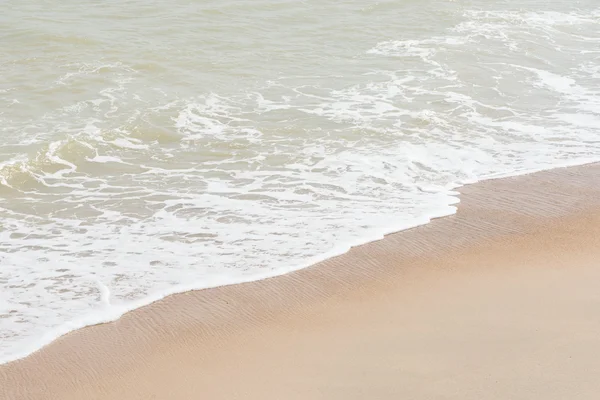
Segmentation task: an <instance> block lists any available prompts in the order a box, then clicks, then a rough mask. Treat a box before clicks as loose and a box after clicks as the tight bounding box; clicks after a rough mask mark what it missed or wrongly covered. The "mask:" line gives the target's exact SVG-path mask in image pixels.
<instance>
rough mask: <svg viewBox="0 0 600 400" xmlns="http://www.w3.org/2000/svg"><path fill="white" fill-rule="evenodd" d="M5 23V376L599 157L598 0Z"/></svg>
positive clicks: (1, 149)
mask: <svg viewBox="0 0 600 400" xmlns="http://www.w3.org/2000/svg"><path fill="white" fill-rule="evenodd" d="M0 11H2V12H1V13H0V362H7V361H10V360H13V359H16V358H19V357H23V356H25V355H27V354H29V353H31V352H32V351H35V350H36V349H38V348H40V347H41V346H43V345H45V344H47V343H49V342H50V341H52V340H53V339H55V338H57V337H58V336H60V335H62V334H64V333H66V332H69V331H71V330H73V329H77V328H79V327H83V326H86V325H90V324H95V323H99V322H103V321H110V320H114V319H116V318H118V317H119V316H120V315H122V314H123V313H124V312H126V311H127V310H131V309H134V308H136V307H140V306H142V305H144V304H148V303H149V302H151V301H154V300H157V299H159V298H161V297H164V296H165V295H168V294H171V293H175V292H181V291H185V290H191V289H200V288H207V287H212V286H217V285H224V284H233V283H237V282H244V281H250V280H255V279H261V278H264V277H268V276H274V275H278V274H283V273H286V272H289V271H292V270H295V269H298V268H302V267H306V266H308V265H310V264H313V263H315V262H316V261H319V260H322V259H324V258H327V257H330V256H332V255H336V254H340V253H343V252H345V251H347V250H348V249H349V248H350V247H351V246H354V245H357V244H361V243H365V242H368V241H371V240H376V239H379V238H381V237H382V236H383V235H384V234H386V233H390V232H393V231H398V230H402V229H405V228H408V227H412V226H415V225H419V224H424V223H427V222H428V221H429V220H430V219H431V218H433V217H439V216H444V215H449V214H452V213H453V212H455V206H454V205H455V203H456V202H457V201H458V200H457V198H456V192H454V191H453V189H455V188H457V187H458V186H460V185H462V184H465V183H469V182H475V181H477V180H481V179H488V178H493V177H498V176H506V175H514V174H521V173H526V172H531V171H535V170H541V169H548V168H553V167H557V166H563V165H572V164H581V163H586V162H591V161H597V160H600V3H598V1H597V0H588V1H575V2H566V1H559V0H545V1H541V0H535V1H534V0H519V1H517V0H502V1H500V0H456V1H441V0H438V1H422V0H419V1H417V0H383V1H378V2H372V1H364V0H361V1H359V0H337V1H313V0H305V1H291V0H256V1H239V0H219V1H215V0H186V1H181V0H173V1H170V2H165V1H158V0H144V1H141V0H128V1H116V0H105V1H101V2H100V1H95V2H81V1H73V0H62V1H57V0H29V1H19V0H4V1H3V2H2V4H0Z"/></svg>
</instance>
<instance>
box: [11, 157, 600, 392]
mask: <svg viewBox="0 0 600 400" xmlns="http://www.w3.org/2000/svg"><path fill="white" fill-rule="evenodd" d="M460 192H461V196H460V199H461V203H460V204H459V205H458V213H457V214H456V215H454V216H451V217H446V218H440V219H436V220H434V221H433V222H432V223H430V224H427V225H425V226H422V227H418V228H414V229H411V230H407V231H403V232H400V233H397V234H393V235H389V236H387V237H386V238H385V239H384V240H381V241H378V242H373V243H370V244H367V245H364V246H360V247H357V248H354V249H352V250H351V251H350V252H348V253H347V254H344V255H342V256H340V257H336V258H333V259H330V260H328V261H325V262H323V263H320V264H317V265H315V266H313V267H311V268H307V269H304V270H302V271H298V272H294V273H291V274H288V275H285V276H281V277H277V278H272V279H268V280H264V281H259V282H253V283H248V284H241V285H234V286H229V287H222V288H216V289H210V290H202V291H194V292H188V293H183V294H180V295H175V296H170V297H168V298H166V299H164V300H161V301H159V302H156V303H154V304H152V305H150V306H147V307H144V308H142V309H139V310H136V311H133V312H130V313H128V314H126V315H125V316H123V317H122V318H121V319H120V320H118V321H116V322H114V323H108V324H102V325H97V326H94V327H88V328H85V329H81V330H79V331H76V332H73V333H71V334H68V335H65V336H64V337H62V338H60V339H59V340H57V341H55V342H53V343H52V344H50V345H49V346H47V347H45V348H43V349H42V350H41V351H38V352H36V353H34V354H33V355H31V356H29V357H27V358H25V359H22V360H18V361H16V362H12V363H9V364H5V365H2V366H0V399H3V400H4V399H11V400H12V399H19V400H21V399H44V400H54V399H57V400H58V399H60V400H70V399H77V400H80V399H119V400H129V399H175V400H180V399H267V400H268V399H277V400H280V399H286V400H293V399H340V400H342V399H343V400H351V399H369V400H373V399H457V400H469V399H473V400H482V399H502V400H506V399H511V400H514V399H544V400H549V399H561V400H563V399H569V400H574V399H598V398H600V165H598V164H594V165H588V166H583V167H573V168H563V169H555V170H552V171H546V172H540V173H536V174H531V175H525V176H521V177H513V178H504V179H498V180H490V181H485V182H481V183H477V184H474V185H469V186H466V187H464V188H462V189H461V190H460ZM123 262H126V260H123Z"/></svg>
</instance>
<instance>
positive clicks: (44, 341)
mask: <svg viewBox="0 0 600 400" xmlns="http://www.w3.org/2000/svg"><path fill="white" fill-rule="evenodd" d="M597 162H600V157H597V158H591V159H587V160H578V161H571V162H564V163H561V164H559V165H555V166H552V167H550V168H540V169H529V170H521V171H511V172H504V173H498V174H493V175H488V176H485V177H481V178H480V179H477V180H473V181H469V182H463V183H461V184H458V183H456V184H452V185H450V187H451V189H450V190H448V191H447V192H446V194H447V195H449V196H451V197H452V198H453V199H455V201H454V202H452V203H449V204H448V206H450V207H451V209H452V211H451V212H449V213H444V214H439V215H434V214H431V215H424V216H422V217H421V218H420V219H419V220H418V221H416V223H414V224H411V225H405V226H389V227H386V228H382V229H381V231H380V232H379V234H378V235H373V236H371V237H364V238H362V240H360V241H357V242H355V243H345V244H342V243H340V244H339V245H338V246H336V247H335V248H334V249H332V250H331V251H329V252H327V253H325V254H322V255H320V256H317V257H312V258H311V259H310V260H309V261H307V262H306V263H303V264H300V265H296V266H292V267H289V268H287V269H284V268H282V269H275V270H273V271H270V273H262V274H256V275H253V276H251V277H245V278H244V279H238V280H236V281H235V282H231V281H229V282H228V281H226V279H211V280H210V281H208V282H203V283H199V282H198V283H193V284H186V285H174V286H172V287H171V288H169V290H165V291H161V292H154V293H151V294H150V295H149V296H146V297H144V298H141V299H138V300H135V301H131V302H129V303H127V304H118V305H111V304H110V291H109V289H108V288H106V287H104V288H103V292H102V300H103V302H104V307H103V308H100V309H97V310H94V311H95V313H94V315H92V316H88V317H86V318H79V319H76V320H73V321H69V322H66V323H64V324H62V325H60V326H59V327H58V328H56V329H52V330H50V331H48V332H47V333H46V334H45V335H44V336H43V337H41V338H40V339H39V340H37V341H35V342H32V343H31V344H30V346H28V347H27V348H26V349H24V350H23V351H21V352H17V353H14V354H9V355H7V356H5V357H2V358H0V365H4V364H7V363H10V362H13V361H17V360H20V359H23V358H25V357H28V356H30V355H31V354H33V353H35V352H37V351H39V350H42V349H43V348H44V347H45V346H47V345H49V344H51V343H52V342H54V341H55V340H57V339H59V338H61V337H62V336H64V335H66V334H68V333H71V332H73V331H76V330H79V329H82V328H86V327H89V326H93V325H99V324H105V323H111V322H114V321H116V320H118V319H119V318H121V317H122V316H123V315H125V314H126V313H128V312H131V311H135V310H136V309H139V308H142V307H145V306H148V305H150V304H152V303H155V302H157V301H159V300H162V299H164V298H165V297H168V296H171V295H175V294H179V293H184V292H189V291H195V290H205V289H212V288H216V287H222V286H230V285H237V284H242V283H249V282H255V281H259V280H264V279H269V278H275V277H277V276H281V275H285V274H288V273H291V272H294V271H298V270H301V269H304V268H308V267H312V266H314V265H316V264H318V263H320V262H323V261H325V260H327V259H330V258H333V257H337V256H340V255H342V254H344V253H347V252H348V251H349V250H350V249H351V248H353V247H357V246H361V245H365V244H368V243H371V242H375V241H378V240H382V239H383V238H384V237H385V236H387V235H390V234H394V233H398V232H402V231H405V230H409V229H412V228H416V227H418V226H422V225H425V224H428V223H429V222H431V221H432V220H434V219H437V218H443V217H447V216H450V215H454V214H456V212H457V207H456V206H455V205H456V204H458V203H459V202H460V198H459V195H460V192H459V191H456V190H455V189H459V188H461V187H463V186H465V185H472V184H477V183H479V182H482V181H489V180H495V179H503V178H510V177H516V176H521V175H528V174H533V173H537V172H541V171H548V170H552V169H558V168H568V167H575V166H582V165H588V164H593V163H597ZM108 307H110V308H108Z"/></svg>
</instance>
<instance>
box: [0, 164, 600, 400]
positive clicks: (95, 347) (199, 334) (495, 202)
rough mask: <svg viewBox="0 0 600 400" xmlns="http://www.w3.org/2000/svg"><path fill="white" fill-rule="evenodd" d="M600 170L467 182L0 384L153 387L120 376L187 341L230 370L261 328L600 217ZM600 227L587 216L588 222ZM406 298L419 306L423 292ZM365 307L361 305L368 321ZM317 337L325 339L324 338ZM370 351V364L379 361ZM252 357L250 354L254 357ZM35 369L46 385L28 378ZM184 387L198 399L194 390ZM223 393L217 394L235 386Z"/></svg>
mask: <svg viewBox="0 0 600 400" xmlns="http://www.w3.org/2000/svg"><path fill="white" fill-rule="evenodd" d="M597 176H600V165H599V164H590V165H585V166H578V167H568V168H558V169H553V170H548V171H543V172H537V173H534V174H530V175H519V176H516V177H509V178H494V179H491V180H486V181H481V182H478V183H475V184H472V185H467V186H463V187H461V188H460V189H458V191H459V192H460V193H461V195H460V201H461V202H460V204H459V205H458V213H457V214H454V215H451V216H449V217H445V218H437V219H435V220H433V221H431V222H430V223H428V224H425V225H421V226H418V227H415V228H410V229H407V230H403V231H400V232H398V233H394V234H391V235H388V236H386V237H385V238H384V239H382V240H379V241H374V242H370V243H367V244H365V245H361V246H358V247H354V248H352V249H351V250H350V251H349V252H347V253H344V254H342V255H340V256H336V257H333V258H330V259H327V260H325V261H323V262H320V263H318V264H316V265H314V266H312V267H308V268H305V269H300V270H297V271H295V272H291V273H288V274H285V275H280V276H277V277H274V278H267V279H264V280H259V281H254V282H251V283H242V284H235V285H228V286H221V287H217V288H213V289H203V290H199V291H191V292H183V293H181V294H176V295H172V296H168V297H166V298H164V299H162V300H159V301H157V302H154V303H152V304H150V305H148V306H144V307H142V308H138V309H135V310H133V311H130V312H128V313H126V314H125V315H123V316H122V317H121V318H120V319H118V320H117V321H115V322H110V323H106V324H100V325H94V326H90V327H87V328H83V329H79V330H76V331H73V332H70V333H68V334H66V335H64V336H62V337H60V338H58V339H57V340H55V341H53V342H52V343H50V344H49V345H47V346H45V347H44V348H42V349H41V350H39V351H37V352H35V353H33V354H31V355H30V356H28V357H26V358H23V359H20V360H16V361H13V362H9V363H7V364H3V365H0V388H7V389H5V390H7V392H6V394H3V393H2V392H1V390H3V389H0V395H5V397H6V398H7V399H12V398H15V399H16V398H19V399H21V398H27V399H29V398H31V399H36V398H44V399H54V398H57V399H58V398H61V399H63V398H64V399H69V398H78V397H77V396H80V397H79V398H125V399H128V398H145V397H135V396H134V395H133V394H134V393H136V392H135V391H134V392H131V391H130V392H127V388H126V387H120V386H119V384H117V383H118V382H120V383H121V385H122V384H123V379H124V378H123V375H127V376H128V377H131V376H133V377H134V379H130V380H129V381H130V382H133V383H130V386H132V387H138V389H139V388H140V387H141V386H139V385H140V384H141V382H145V383H146V384H151V383H152V382H148V381H147V379H148V378H144V377H147V376H152V375H153V374H155V373H157V372H158V371H159V370H160V368H159V366H162V367H161V368H165V366H168V365H171V366H173V365H178V363H175V364H173V362H174V360H173V357H172V356H173V355H174V354H181V352H184V354H185V352H187V351H190V353H191V354H196V355H198V354H202V355H203V356H202V357H200V358H199V361H196V362H192V361H193V360H188V361H187V362H181V364H185V368H184V366H182V367H181V370H179V374H180V375H183V376H185V375H186V373H187V374H189V373H190V371H192V370H193V367H196V368H197V367H199V365H200V364H202V363H201V362H200V361H203V362H206V364H204V367H205V368H202V370H203V371H205V370H206V368H209V369H211V368H212V367H215V370H219V368H217V367H218V365H219V363H220V362H221V361H218V360H219V359H221V358H224V359H227V358H228V357H229V359H231V357H232V351H233V349H235V350H237V351H238V353H237V354H239V353H243V354H245V353H246V350H244V349H243V348H242V349H240V346H241V347H244V346H242V344H245V345H248V346H249V347H250V348H252V347H253V346H256V343H259V342H260V340H258V339H257V338H258V336H257V335H258V333H260V334H261V335H266V336H273V337H274V339H273V340H274V343H282V342H285V341H286V340H288V339H287V338H286V337H285V335H282V330H283V328H285V329H286V332H287V333H289V332H290V329H291V328H290V327H291V326H294V327H295V328H294V329H296V330H297V329H299V328H298V326H299V325H298V323H299V321H300V322H302V324H300V325H304V324H306V325H308V326H310V327H312V328H313V329H312V330H310V331H309V332H308V333H305V334H303V335H304V336H301V337H300V338H299V339H298V340H305V338H306V337H307V336H306V335H308V336H310V337H312V336H318V335H317V333H315V331H320V330H326V328H327V327H328V326H329V324H330V323H329V322H328V321H327V320H322V318H321V317H319V315H320V314H319V313H331V312H332V310H336V311H343V312H344V313H349V315H347V316H346V319H344V321H350V320H353V318H354V317H353V316H352V312H351V311H350V310H348V308H349V307H348V304H351V305H352V306H359V305H360V304H362V303H363V302H367V303H369V302H374V304H375V305H377V304H378V303H377V301H376V299H378V298H380V297H381V296H384V295H383V294H386V293H387V295H389V296H392V297H393V295H390V294H389V293H396V291H395V290H392V289H398V288H402V289H403V290H404V289H406V290H408V289H410V290H409V291H411V290H412V291H415V290H417V289H415V287H418V286H419V285H423V284H424V283H423V282H426V283H428V284H431V283H433V282H434V283H435V284H437V285H439V284H440V281H442V279H441V277H445V278H448V274H449V272H448V271H446V270H444V269H443V268H440V266H439V265H443V264H444V263H447V261H444V260H447V259H450V260H452V261H453V262H456V263H457V265H458V264H460V265H459V266H457V265H454V266H453V268H454V269H451V272H452V271H454V270H455V269H456V270H459V272H460V273H461V274H467V272H468V273H471V274H475V275H476V272H477V268H475V266H474V265H473V262H472V261H473V260H472V259H473V258H474V257H475V258H476V256H475V255H476V254H477V252H482V251H492V250H493V249H492V250H490V248H494V246H500V247H501V246H508V245H509V244H511V243H513V244H514V243H517V242H518V243H520V242H521V241H523V240H525V241H527V240H530V241H531V240H534V239H536V238H538V239H539V238H544V240H546V241H547V242H548V243H550V244H552V243H553V242H552V240H556V239H552V237H546V236H544V235H548V232H555V233H556V234H557V235H558V234H559V233H561V234H562V235H565V234H566V233H565V232H564V230H565V229H566V230H567V231H569V232H574V231H575V230H576V229H575V228H574V227H576V226H578V225H581V224H583V221H586V219H592V220H593V221H599V220H600V219H598V217H599V216H600V196H599V195H600V178H597ZM592 228H593V226H592V227H590V226H588V227H587V229H588V231H590V230H592ZM578 232H579V231H578ZM579 234H580V236H582V237H583V236H584V234H583V233H581V232H579ZM565 237H566V238H567V239H568V236H565ZM586 240H587V241H588V242H589V241H590V240H593V238H591V239H590V238H587V237H586ZM554 244H556V243H554ZM573 246H575V244H573ZM575 247H576V246H575ZM575 247H574V248H575ZM592 247H593V246H592ZM577 248H578V249H579V247H577ZM496 250H497V249H496ZM580 250H581V249H580ZM592 250H593V249H592ZM520 251H522V252H523V253H522V254H525V253H526V252H525V250H523V249H521V250H520ZM494 254H495V253H494ZM497 256H498V254H496V257H497ZM575 256H577V254H575V255H574V257H575ZM528 257H529V258H530V259H531V260H533V261H532V263H534V264H535V260H537V259H540V258H543V257H542V255H540V254H539V249H538V252H537V253H535V254H533V255H532V254H529V255H528ZM500 258H502V257H500ZM507 258H508V259H504V260H501V261H502V262H504V264H507V265H508V266H507V267H506V268H507V269H509V270H514V265H512V264H511V263H513V264H514V262H515V260H514V259H512V260H510V257H508V256H507ZM529 258H528V259H529ZM457 260H458V261H457ZM469 260H470V261H469ZM480 261H481V260H480ZM416 266H421V267H423V268H416ZM500 269H502V268H500ZM534 269H535V268H534ZM528 270H529V269H528ZM474 271H475V272H474ZM590 271H592V272H594V269H593V268H592V269H590ZM592 272H589V273H590V274H592ZM452 273H454V272H452ZM456 273H458V272H456ZM473 279H474V278H473ZM411 285H412V286H411ZM421 290H422V288H421ZM417 292H418V290H417ZM419 293H420V292H419ZM417 294H418V293H417ZM387 295H386V296H387ZM384 297H385V296H384ZM400 297H402V296H400ZM433 297H435V296H433ZM373 299H375V300H373ZM402 299H403V300H404V301H406V302H407V304H408V305H410V304H411V302H412V301H411V300H410V299H407V298H404V297H402ZM388 306H389V305H388ZM386 307H387V306H386ZM358 308H360V307H358ZM384 308H385V307H384ZM400 308H401V307H400ZM388 311H389V310H388ZM375 314H378V313H375ZM356 318H358V317H356ZM365 318H366V316H365V315H362V316H361V317H360V318H358V320H363V321H364V320H365ZM334 319H335V318H334ZM366 319H368V318H366ZM330 328H331V327H330ZM334 328H335V327H333V328H332V329H334ZM302 330H308V328H302ZM334 330H335V329H334ZM291 332H295V331H294V330H293V329H292V330H291ZM321 333H322V332H321ZM338 333H339V332H338ZM399 334H400V333H399ZM367 336H368V335H367ZM349 337H353V335H352V334H350V335H349ZM313 339H314V341H315V342H316V343H314V344H315V346H314V347H315V348H317V349H318V348H319V338H318V337H317V338H313ZM341 341H344V340H341ZM74 350H76V351H74ZM200 350H202V351H200ZM284 353H285V352H284ZM309 353H310V352H309ZM293 354H295V353H293ZM295 355H296V356H301V355H299V354H295ZM307 357H308V356H307ZM365 357H366V356H365ZM184 358H185V357H184ZM301 358H302V357H301ZM342 358H343V357H342ZM366 358H368V357H366ZM266 359H267V360H269V358H268V357H266ZM246 361H248V360H246ZM321 361H324V360H321ZM362 361H364V363H365V364H368V362H366V361H368V360H366V359H363V360H362ZM249 365H251V364H249V363H248V362H246V367H248V368H249ZM47 367H52V368H47ZM240 368H241V367H240ZM223 371H226V368H224V369H223ZM244 371H250V370H249V369H245V370H244ZM192 372H193V371H192ZM301 372H302V371H301ZM304 372H305V373H306V371H304ZM215 374H217V373H216V372H215ZM217 375H218V374H217ZM136 378H137V379H138V381H136ZM172 378H176V377H172ZM188 378H189V376H188ZM33 380H35V381H36V382H39V385H34V386H36V387H32V385H30V384H29V385H27V384H26V382H27V381H29V382H31V381H33ZM217 380H218V379H217ZM203 382H204V381H203ZM163 383H164V382H163ZM171 383H173V382H171ZM157 384H158V383H157ZM164 384H166V385H170V383H164ZM204 384H207V382H204ZM250 386H252V385H249V386H248V387H250ZM151 387H152V386H151V385H150V386H149V388H151ZM201 388H203V389H206V387H205V386H201ZM130 389H131V388H130ZM183 389H185V388H183ZM183 389H182V388H180V389H179V390H183ZM257 389H258V388H257ZM149 390H151V389H149ZM173 390H176V389H173ZM148 393H150V392H148ZM179 393H180V395H181V396H183V397H182V398H188V397H186V395H187V394H186V393H184V392H179ZM215 393H216V394H215V396H217V397H219V396H225V395H224V394H222V395H221V394H218V393H217V392H215ZM415 393H418V391H416V392H415ZM395 394H397V393H395ZM93 396H98V397H93ZM119 396H121V397H119ZM140 396H141V395H140ZM0 397H1V398H5V397H2V396H0ZM158 398H164V397H160V396H159V397H158ZM222 398H228V397H227V396H225V397H222ZM240 398H246V397H243V396H242V397H240ZM249 398H253V397H249ZM257 398H258V397H257ZM327 398H329V397H327ZM383 398H387V397H383Z"/></svg>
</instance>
